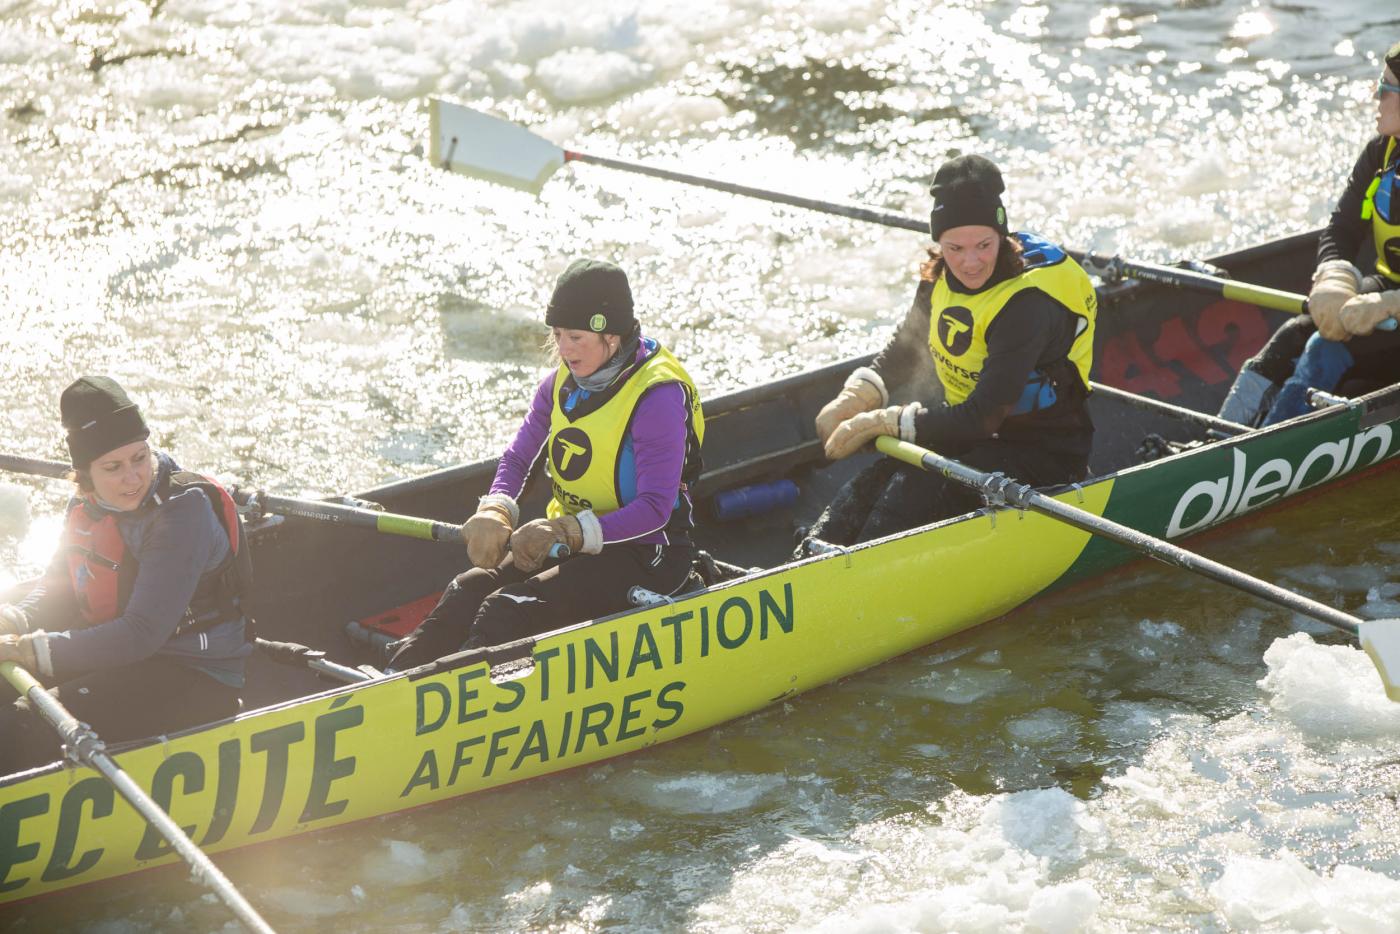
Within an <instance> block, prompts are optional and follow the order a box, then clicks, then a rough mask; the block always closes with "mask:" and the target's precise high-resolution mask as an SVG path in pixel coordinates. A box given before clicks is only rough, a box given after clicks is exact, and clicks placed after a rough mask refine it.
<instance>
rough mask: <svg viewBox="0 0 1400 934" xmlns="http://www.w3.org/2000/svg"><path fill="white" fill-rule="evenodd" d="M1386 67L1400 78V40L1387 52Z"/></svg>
mask: <svg viewBox="0 0 1400 934" xmlns="http://www.w3.org/2000/svg"><path fill="white" fill-rule="evenodd" d="M1385 67H1387V68H1389V69H1390V73H1391V74H1392V75H1394V76H1395V77H1397V78H1400V42H1397V43H1395V44H1394V45H1392V46H1391V47H1390V49H1389V50H1388V51H1387V52H1386V53H1385Z"/></svg>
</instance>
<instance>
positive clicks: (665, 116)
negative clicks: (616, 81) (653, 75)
mask: <svg viewBox="0 0 1400 934" xmlns="http://www.w3.org/2000/svg"><path fill="white" fill-rule="evenodd" d="M728 115H729V108H728V107H726V106H725V105H724V103H723V102H722V101H719V100H716V99H715V98H713V97H699V96H696V95H693V94H677V93H675V92H674V91H672V90H670V89H669V88H652V89H650V90H647V91H643V92H641V93H639V94H634V95H632V96H631V97H629V98H627V99H626V100H625V101H621V102H619V103H618V104H616V105H614V106H613V107H612V108H611V109H610V110H609V111H608V117H609V119H608V122H609V123H610V124H613V125H614V126H616V127H617V128H618V129H620V130H629V129H630V130H636V131H638V132H643V133H652V134H656V135H675V134H679V133H688V132H690V131H691V130H695V129H697V128H699V127H701V126H704V125H705V124H707V123H712V122H713V121H715V120H721V119H723V118H724V117H727V116H728Z"/></svg>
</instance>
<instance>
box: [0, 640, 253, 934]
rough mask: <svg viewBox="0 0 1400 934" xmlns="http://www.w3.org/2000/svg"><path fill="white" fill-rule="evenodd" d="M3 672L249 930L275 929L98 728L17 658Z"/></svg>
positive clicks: (0, 667) (80, 758) (1, 666)
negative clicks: (126, 767) (114, 753)
mask: <svg viewBox="0 0 1400 934" xmlns="http://www.w3.org/2000/svg"><path fill="white" fill-rule="evenodd" d="M0 674H3V675H4V677H5V679H6V680H7V681H9V682H10V684H11V685H12V686H13V687H14V689H15V690H16V691H18V692H19V693H20V694H21V695H23V696H24V697H27V698H28V699H29V703H30V704H31V705H33V707H34V709H35V710H36V711H38V713H39V716H41V717H43V718H44V720H46V721H48V723H49V725H50V726H52V727H53V728H54V731H55V732H57V733H58V735H59V736H60V737H61V738H62V740H63V742H64V744H65V745H66V746H67V747H68V748H69V749H70V750H72V751H73V754H74V755H75V756H76V757H77V759H78V761H80V762H82V763H83V764H84V765H88V766H91V767H92V768H94V769H96V770H97V771H98V772H100V773H101V774H102V776H103V777H104V778H106V779H107V781H109V782H111V784H112V787H113V788H115V789H116V790H117V793H118V794H120V795H121V796H122V797H123V798H125V799H126V800H127V801H128V802H129V803H130V804H131V806H132V807H133V808H135V809H136V812H137V813H138V814H140V815H141V816H142V817H143V818H144V819H145V820H146V822H147V823H149V824H150V825H151V826H152V827H154V828H155V830H156V832H157V833H159V834H160V835H161V836H162V837H164V838H165V839H166V840H168V841H169V842H170V845H171V847H172V848H174V850H175V852H176V853H178V854H179V855H180V856H181V857H182V858H183V859H184V860H185V862H187V863H189V864H190V867H191V868H192V869H193V877H194V879H195V881H197V882H200V883H202V884H203V885H206V886H208V887H209V888H211V889H213V891H214V894H215V895H217V896H218V897H219V899H220V900H221V901H222V902H223V903H224V904H225V905H227V906H228V907H229V909H230V910H232V911H233V913H234V914H235V915H236V916H237V917H238V920H239V921H241V922H242V923H243V925H244V926H245V927H247V928H248V930H250V931H257V932H259V934H273V930H272V926H271V925H269V924H268V923H267V922H266V921H264V920H263V919H262V916H261V915H259V914H258V912H257V909H255V908H254V907H253V906H252V905H251V904H250V903H249V902H248V900H247V899H246V898H244V897H243V894H242V893H241V892H239V891H238V889H237V888H235V887H234V884H233V883H232V882H230V881H229V880H228V877H227V876H225V875H224V874H223V872H222V871H221V870H220V869H219V867H218V866H216V865H214V861H213V860H211V859H210V858H209V855H208V854H207V853H205V852H204V851H203V850H201V849H200V848H199V847H198V846H196V845H195V842H194V841H193V840H191V839H190V838H189V836H188V835H187V834H186V833H185V832H184V830H182V829H181V828H180V825H179V824H177V823H175V821H174V820H172V819H171V817H170V815H169V814H167V813H165V811H164V810H162V809H161V807H160V805H158V804H156V802H155V801H153V800H152V799H151V797H150V795H148V794H146V792H145V790H143V789H142V788H141V786H140V785H138V784H136V782H134V781H133V780H132V778H131V776H130V775H128V774H126V772H125V771H123V770H122V767H121V766H119V765H117V763H116V760H114V759H113V758H112V757H111V756H109V755H108V754H107V752H106V747H105V746H104V745H103V743H102V740H101V739H99V738H98V736H97V734H96V733H94V732H93V731H92V729H91V728H89V727H88V726H87V725H86V724H83V723H80V722H79V721H78V719H77V718H76V717H74V716H73V715H72V714H71V713H69V712H68V709H67V708H66V707H64V706H63V705H62V704H61V703H59V701H58V699H57V698H55V697H54V696H53V695H52V694H50V693H49V692H48V691H46V690H44V688H43V685H41V684H40V683H39V682H38V681H36V680H35V679H34V676H33V675H31V674H30V673H29V672H27V671H25V670H24V669H23V668H21V667H20V666H18V665H16V664H14V663H13V662H0Z"/></svg>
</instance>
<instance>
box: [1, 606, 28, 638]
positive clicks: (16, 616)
mask: <svg viewBox="0 0 1400 934" xmlns="http://www.w3.org/2000/svg"><path fill="white" fill-rule="evenodd" d="M28 631H29V620H28V619H26V618H25V616H24V614H23V613H22V612H20V609H19V607H16V606H11V605H10V604H8V603H0V636H22V635H24V634H25V633H27V632H28Z"/></svg>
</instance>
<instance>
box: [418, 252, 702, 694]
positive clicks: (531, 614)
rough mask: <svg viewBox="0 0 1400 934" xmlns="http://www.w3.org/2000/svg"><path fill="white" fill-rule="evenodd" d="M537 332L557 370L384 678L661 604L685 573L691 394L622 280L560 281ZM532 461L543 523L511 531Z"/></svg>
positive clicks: (601, 274) (693, 442)
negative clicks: (439, 590)
mask: <svg viewBox="0 0 1400 934" xmlns="http://www.w3.org/2000/svg"><path fill="white" fill-rule="evenodd" d="M545 323H546V324H548V325H549V326H550V328H551V337H552V340H553V344H554V348H555V350H556V351H557V353H558V356H559V360H560V366H559V367H558V369H557V370H555V371H553V372H551V373H550V374H548V375H547V376H545V378H544V379H543V380H542V381H541V382H540V385H539V388H538V389H537V390H536V392H535V398H534V401H533V402H532V403H531V405H530V411H529V413H528V414H527V415H526V416H525V421H524V423H523V424H522V425H521V426H520V429H519V431H517V432H516V435H515V440H514V441H512V442H511V444H510V447H508V448H506V451H505V453H504V454H503V455H501V461H500V464H499V465H498V466H497V468H496V478H495V481H494V482H493V483H492V484H491V491H490V492H489V493H488V494H487V495H486V496H483V497H482V498H481V502H480V505H479V506H478V508H477V511H476V515H474V516H472V517H471V518H470V519H468V520H467V523H466V525H465V527H464V531H463V535H464V537H465V539H466V543H467V556H468V557H469V558H470V559H471V562H472V564H474V565H475V567H473V568H472V569H471V570H469V571H467V572H465V573H463V574H459V575H458V576H457V577H456V579H454V580H453V581H452V583H451V584H450V585H448V588H447V590H446V592H445V593H444V594H443V595H442V599H441V600H439V601H438V605H437V606H436V607H435V608H434V609H433V611H432V613H430V614H429V615H428V617H427V619H425V620H424V621H423V624H422V625H421V626H420V627H419V628H418V629H417V630H415V631H414V632H412V633H410V634H409V635H408V636H407V637H405V638H404V639H402V640H400V642H399V643H398V646H397V649H396V651H395V653H394V656H393V659H392V661H391V662H390V667H391V668H392V669H394V670H402V669H404V668H409V667H412V666H414V665H421V664H424V663H427V662H430V661H433V660H434V659H437V658H440V657H442V656H444V655H449V654H451V653H453V652H457V651H460V650H463V649H470V648H476V647H479V646H487V645H499V644H502V643H506V642H512V641H514V640H517V639H523V638H526V637H528V636H533V635H536V634H538V633H541V632H547V631H549V630H552V629H557V628H559V627H561V626H566V625H568V624H570V623H576V622H579V621H582V620H587V619H594V618H597V617H599V616H606V615H607V614H609V613H616V612H618V611H619V610H623V609H625V608H626V607H627V606H628V605H629V601H628V592H629V591H630V590H631V589H632V588H633V587H637V586H640V587H643V588H645V589H646V590H650V591H653V592H656V593H660V594H671V593H675V592H676V591H677V590H679V589H680V588H681V586H682V585H683V584H684V583H685V581H686V578H687V576H688V575H689V573H690V568H691V565H692V564H693V562H694V559H695V546H694V544H693V543H692V541H691V537H690V532H691V529H692V528H693V527H694V517H693V508H692V504H691V499H690V484H692V483H694V482H695V480H696V478H697V477H698V476H699V474H700V442H701V439H702V438H703V437H704V433H705V422H704V417H703V415H702V414H701V411H700V397H699V393H698V392H697V391H696V389H695V384H694V382H692V381H691V379H690V377H689V376H688V375H687V374H686V372H685V370H684V369H682V367H681V365H680V364H679V363H678V362H677V361H676V359H675V357H673V356H671V353H670V352H669V351H668V350H666V348H665V347H662V346H661V345H660V344H658V343H657V342H656V341H655V340H652V339H650V338H646V337H643V336H642V334H641V329H640V327H639V326H638V324H637V320H636V318H635V316H634V314H633V308H632V292H631V289H630V287H629V286H628V283H627V276H626V274H625V273H623V271H622V270H621V269H619V268H618V267H617V266H614V265H613V264H611V263H606V262H601V261H597V260H582V259H581V260H576V261H575V262H574V263H572V264H571V265H570V266H569V268H568V269H566V270H564V273H563V275H561V276H560V277H559V280H558V282H557V283H556V284H555V287H554V294H553V295H552V296H551V298H550V300H549V308H548V310H547V311H546V313H545ZM541 450H545V451H547V455H546V457H545V465H546V468H547V470H548V473H549V478H550V483H551V489H552V493H553V495H552V497H551V499H550V501H549V506H548V509H547V517H546V518H543V519H535V520H533V521H531V522H526V523H525V524H524V525H520V509H519V507H518V506H517V505H516V500H517V499H518V498H519V496H520V494H521V492H522V490H523V489H524V487H525V480H526V478H527V476H528V475H529V472H530V467H531V465H532V464H533V463H534V462H535V459H536V457H538V455H539V453H540V451H541ZM551 552H554V554H555V555H557V557H555V556H551Z"/></svg>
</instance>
